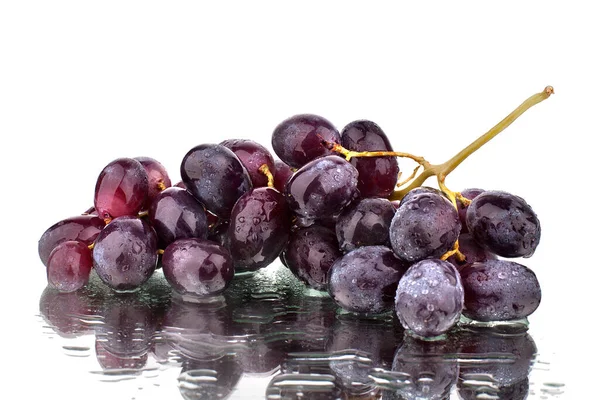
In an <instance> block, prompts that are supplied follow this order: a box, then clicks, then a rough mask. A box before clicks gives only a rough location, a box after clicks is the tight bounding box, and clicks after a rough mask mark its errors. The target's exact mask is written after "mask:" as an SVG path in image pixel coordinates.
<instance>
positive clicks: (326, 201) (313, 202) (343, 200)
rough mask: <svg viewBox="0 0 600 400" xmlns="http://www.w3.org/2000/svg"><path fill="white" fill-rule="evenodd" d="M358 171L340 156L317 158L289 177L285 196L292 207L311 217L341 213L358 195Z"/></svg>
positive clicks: (299, 213) (293, 209)
mask: <svg viewBox="0 0 600 400" xmlns="http://www.w3.org/2000/svg"><path fill="white" fill-rule="evenodd" d="M357 183H358V171H357V170H356V168H354V167H353V166H352V165H351V164H350V163H349V162H347V161H346V160H344V159H343V158H340V157H337V156H327V157H323V158H319V159H316V160H313V161H311V162H309V163H308V164H306V165H305V166H304V167H302V168H300V169H299V170H298V171H296V173H295V174H294V175H293V176H292V178H291V179H290V180H289V181H288V183H287V185H286V187H285V196H286V198H287V201H288V204H289V206H290V209H291V210H292V211H293V212H294V213H296V214H297V215H298V216H300V217H304V218H308V219H319V218H326V217H330V216H332V215H337V214H339V213H340V212H341V211H342V209H343V208H344V207H346V206H347V205H348V204H350V202H352V200H354V199H355V198H356V197H357V196H358V195H359V193H358V190H357V189H356V185H357Z"/></svg>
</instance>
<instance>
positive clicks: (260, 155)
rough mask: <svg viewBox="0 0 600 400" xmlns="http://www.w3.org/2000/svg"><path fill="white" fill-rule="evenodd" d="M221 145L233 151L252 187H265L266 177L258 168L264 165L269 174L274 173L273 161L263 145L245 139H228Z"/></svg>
mask: <svg viewBox="0 0 600 400" xmlns="http://www.w3.org/2000/svg"><path fill="white" fill-rule="evenodd" d="M221 144H222V145H223V146H225V147H227V148H228V149H230V150H231V151H233V152H234V153H235V155H236V156H237V157H238V158H239V159H240V161H241V162H242V164H243V165H244V167H246V170H247V171H248V174H249V175H250V179H251V180H252V185H253V186H254V187H263V186H267V184H268V180H267V176H266V175H265V174H264V173H262V172H261V171H260V170H259V168H260V167H261V165H263V164H266V165H267V167H268V168H269V171H271V173H273V172H274V171H275V161H274V160H273V156H272V155H271V153H270V152H269V150H267V149H266V148H265V147H264V146H263V145H261V144H258V143H256V142H255V141H253V140H247V139H229V140H225V141H223V142H221Z"/></svg>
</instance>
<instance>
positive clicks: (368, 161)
mask: <svg viewBox="0 0 600 400" xmlns="http://www.w3.org/2000/svg"><path fill="white" fill-rule="evenodd" d="M341 142H342V146H344V147H345V148H346V149H348V150H354V151H359V152H362V151H393V149H392V145H391V144H390V141H389V139H388V137H387V136H386V134H385V133H384V132H383V130H382V129H381V128H380V127H379V125H377V124H376V123H374V122H372V121H367V120H360V121H354V122H351V123H349V124H348V125H346V127H345V128H344V129H343V130H342V134H341ZM350 162H351V163H352V165H354V167H355V168H356V169H357V170H358V190H360V193H361V195H362V196H363V197H388V196H390V195H391V194H392V192H393V191H394V188H395V187H396V182H397V181H398V172H399V171H400V169H399V168H398V160H397V159H396V157H354V158H352V160H351V161H350Z"/></svg>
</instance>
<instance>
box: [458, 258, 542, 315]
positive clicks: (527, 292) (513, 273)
mask: <svg viewBox="0 0 600 400" xmlns="http://www.w3.org/2000/svg"><path fill="white" fill-rule="evenodd" d="M460 274H461V277H462V282H463V285H464V288H465V309H464V311H463V314H464V315H465V316H466V317H468V318H471V319H473V320H476V321H484V322H487V321H510V320H516V319H521V318H525V317H527V316H529V315H531V314H532V313H533V312H534V311H535V310H536V309H537V308H538V306H539V305H540V301H541V300H542V291H541V288H540V284H539V282H538V280H537V277H536V276H535V273H534V272H533V271H532V270H530V269H529V268H527V267H526V266H524V265H521V264H517V263H516V262H513V261H507V260H487V261H485V262H482V263H479V262H476V263H474V264H472V265H471V266H469V267H466V268H463V269H462V270H461V272H460Z"/></svg>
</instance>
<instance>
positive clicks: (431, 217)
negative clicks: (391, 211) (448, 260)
mask: <svg viewBox="0 0 600 400" xmlns="http://www.w3.org/2000/svg"><path fill="white" fill-rule="evenodd" d="M459 233H460V220H459V219H458V213H457V212H456V209H455V208H454V206H453V205H452V203H450V201H449V200H448V199H446V198H444V197H442V196H441V195H438V194H436V193H429V192H425V193H420V194H417V195H415V196H412V197H411V198H410V199H409V200H407V201H406V202H404V203H403V204H401V205H400V207H399V208H398V210H397V211H396V214H395V215H394V218H393V219H392V223H391V225H390V242H391V244H392V248H393V249H394V252H395V253H396V255H397V256H398V257H399V258H400V259H401V260H404V261H406V262H410V263H413V262H417V261H420V260H423V259H425V258H439V257H441V256H442V255H443V254H444V253H446V252H447V251H448V250H450V249H451V248H452V246H453V245H454V242H456V240H457V239H458V235H459Z"/></svg>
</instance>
